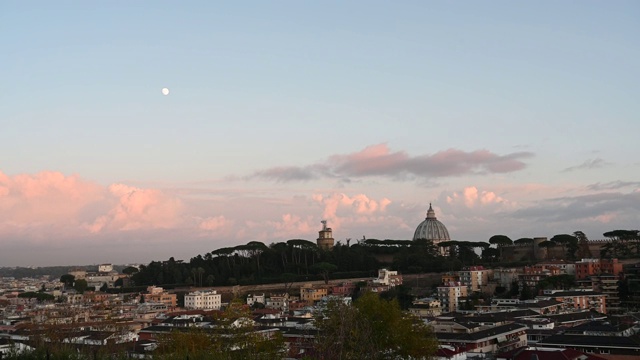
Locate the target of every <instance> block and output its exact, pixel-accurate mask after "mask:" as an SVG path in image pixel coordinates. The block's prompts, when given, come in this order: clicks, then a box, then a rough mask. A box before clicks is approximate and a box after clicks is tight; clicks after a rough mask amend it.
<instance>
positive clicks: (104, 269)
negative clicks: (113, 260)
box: [98, 264, 113, 273]
mask: <svg viewBox="0 0 640 360" xmlns="http://www.w3.org/2000/svg"><path fill="white" fill-rule="evenodd" d="M112 271H113V265H111V264H100V265H98V272H101V273H108V272H112Z"/></svg>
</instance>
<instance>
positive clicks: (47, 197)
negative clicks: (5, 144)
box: [0, 171, 105, 232]
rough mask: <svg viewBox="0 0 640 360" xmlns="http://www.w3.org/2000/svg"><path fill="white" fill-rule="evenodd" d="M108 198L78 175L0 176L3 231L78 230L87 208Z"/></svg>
mask: <svg viewBox="0 0 640 360" xmlns="http://www.w3.org/2000/svg"><path fill="white" fill-rule="evenodd" d="M104 195H105V194H104V191H103V188H102V187H101V186H99V185H97V184H94V183H91V182H88V181H84V180H82V179H80V178H79V177H78V176H76V175H71V176H65V175H63V174H61V173H59V172H52V171H43V172H40V173H37V174H34V175H30V174H21V175H16V176H8V175H6V174H3V173H0V231H2V230H4V231H5V232H6V231H13V232H15V231H19V232H25V231H26V232H29V229H33V228H40V227H47V228H49V229H50V230H52V231H61V230H67V229H68V228H70V227H73V226H77V224H78V219H79V218H80V217H81V216H82V215H83V214H84V213H85V211H86V210H87V208H88V207H91V206H92V205H94V204H96V203H99V202H100V201H103V200H104Z"/></svg>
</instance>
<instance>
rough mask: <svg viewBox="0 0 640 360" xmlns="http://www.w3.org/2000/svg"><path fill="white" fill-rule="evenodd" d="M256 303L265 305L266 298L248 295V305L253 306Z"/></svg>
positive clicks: (262, 295)
mask: <svg viewBox="0 0 640 360" xmlns="http://www.w3.org/2000/svg"><path fill="white" fill-rule="evenodd" d="M255 303H261V304H265V303H266V301H265V296H264V294H260V295H258V294H249V295H247V305H249V306H253V304H255Z"/></svg>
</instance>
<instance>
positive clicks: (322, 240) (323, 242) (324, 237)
mask: <svg viewBox="0 0 640 360" xmlns="http://www.w3.org/2000/svg"><path fill="white" fill-rule="evenodd" d="M320 222H321V223H322V230H320V231H319V232H318V240H316V241H317V244H318V247H319V248H320V249H322V250H330V249H331V248H332V247H333V241H334V240H333V234H332V233H331V228H330V227H327V220H322V221H320Z"/></svg>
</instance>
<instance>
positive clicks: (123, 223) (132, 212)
mask: <svg viewBox="0 0 640 360" xmlns="http://www.w3.org/2000/svg"><path fill="white" fill-rule="evenodd" d="M109 193H110V195H112V196H113V197H114V198H115V201H116V203H115V205H114V206H113V208H112V209H111V210H110V211H109V213H108V214H106V215H103V216H100V217H99V218H97V219H96V220H95V221H94V222H93V223H92V224H90V225H89V227H88V228H89V230H90V231H91V232H94V233H95V232H100V231H103V230H105V229H107V230H119V231H127V230H137V229H149V228H151V229H153V228H161V229H169V228H173V227H175V226H176V225H178V223H179V222H180V219H181V217H180V215H181V213H182V209H183V206H182V202H181V201H180V200H179V199H177V198H173V197H169V196H167V195H165V194H164V193H162V192H161V191H159V190H156V189H140V188H136V187H132V186H128V185H124V184H112V185H110V186H109Z"/></svg>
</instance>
